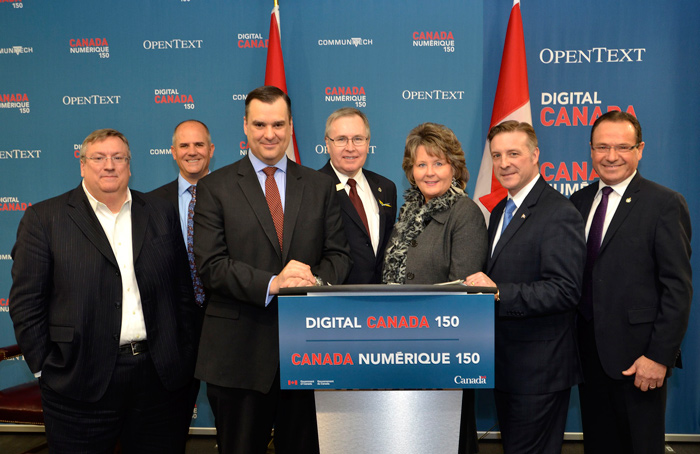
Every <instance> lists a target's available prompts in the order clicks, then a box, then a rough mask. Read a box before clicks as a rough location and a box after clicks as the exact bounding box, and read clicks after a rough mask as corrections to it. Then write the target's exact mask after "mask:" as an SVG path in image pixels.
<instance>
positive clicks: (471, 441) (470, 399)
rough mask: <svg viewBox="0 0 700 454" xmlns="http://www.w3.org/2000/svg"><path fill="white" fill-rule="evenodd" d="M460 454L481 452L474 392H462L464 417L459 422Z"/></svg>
mask: <svg viewBox="0 0 700 454" xmlns="http://www.w3.org/2000/svg"><path fill="white" fill-rule="evenodd" d="M457 452H458V454H473V453H477V452H479V436H478V435H477V433H476V413H475V411H474V390H473V389H465V390H464V391H462V416H461V418H460V421H459V450H458V451H457Z"/></svg>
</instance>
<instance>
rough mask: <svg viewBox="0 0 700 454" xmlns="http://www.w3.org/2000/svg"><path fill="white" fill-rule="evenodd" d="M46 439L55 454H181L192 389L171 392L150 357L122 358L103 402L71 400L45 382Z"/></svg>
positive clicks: (41, 383) (146, 354)
mask: <svg viewBox="0 0 700 454" xmlns="http://www.w3.org/2000/svg"><path fill="white" fill-rule="evenodd" d="M40 385H41V401H42V405H43V411H44V421H45V424H46V438H47V441H48V444H49V452H50V453H52V454H63V453H65V454H92V453H95V454H98V453H100V454H101V453H105V454H106V453H112V452H113V451H114V447H115V445H116V444H117V440H119V441H121V445H122V449H123V451H124V452H125V453H129V454H132V453H163V454H166V453H167V454H171V453H174V452H181V451H182V450H183V444H184V443H185V436H186V432H185V431H184V430H183V424H182V421H183V412H184V411H185V409H186V402H187V393H188V392H189V386H187V387H183V388H182V389H179V390H177V391H173V392H171V391H168V390H166V389H165V388H164V387H163V385H162V383H161V381H160V378H159V377H158V374H157V372H156V369H155V367H154V365H153V361H152V360H151V357H150V354H149V353H148V352H145V353H141V354H139V355H136V356H133V355H131V354H128V355H118V357H117V363H116V366H115V369H114V373H113V375H112V379H111V381H110V383H109V385H108V387H107V391H106V392H105V394H104V395H103V396H102V398H100V399H99V400H98V401H97V402H81V401H77V400H73V399H70V398H67V397H65V396H63V395H61V394H59V393H57V392H56V391H54V390H52V389H51V388H49V387H48V386H47V385H46V383H45V381H44V380H40Z"/></svg>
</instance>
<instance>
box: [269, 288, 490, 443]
mask: <svg viewBox="0 0 700 454" xmlns="http://www.w3.org/2000/svg"><path fill="white" fill-rule="evenodd" d="M495 291H496V289H495V288H491V287H467V286H463V285H459V284H452V285H444V286H442V285H401V286H396V285H340V286H325V287H302V288H294V289H283V290H282V291H281V293H280V296H279V298H278V307H279V332H280V385H281V388H282V389H289V390H294V389H314V390H315V393H314V394H315V399H316V416H317V422H318V430H319V444H320V448H321V454H335V453H342V454H347V453H353V454H355V453H372V454H377V453H395V452H401V453H420V454H424V453H432V452H439V453H457V446H458V440H459V422H460V415H461V402H462V389H465V388H493V381H494V338H493V329H494V299H493V294H494V293H495Z"/></svg>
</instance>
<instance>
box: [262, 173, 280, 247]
mask: <svg viewBox="0 0 700 454" xmlns="http://www.w3.org/2000/svg"><path fill="white" fill-rule="evenodd" d="M276 171H277V167H265V168H264V169H263V172H265V175H267V178H266V179H265V199H266V200H267V206H268V208H270V214H271V215H272V221H273V222H274V223H275V230H276V231H277V240H278V241H279V243H280V250H282V238H284V210H283V209H282V200H281V199H280V191H279V189H278V188H277V182H276V181H275V172H276Z"/></svg>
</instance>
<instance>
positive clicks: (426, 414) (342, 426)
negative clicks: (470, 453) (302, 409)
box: [314, 390, 462, 454]
mask: <svg viewBox="0 0 700 454" xmlns="http://www.w3.org/2000/svg"><path fill="white" fill-rule="evenodd" d="M314 394H315V397H316V418H317V421H318V437H319V444H320V448H321V454H336V453H338V454H347V453H353V454H364V453H367V454H382V453H392V454H393V453H397V452H400V453H402V454H410V453H416V454H425V453H432V452H439V453H455V454H456V453H457V447H458V442H459V420H460V412H461V406H462V391H439V390H437V391H316V392H315V393H314Z"/></svg>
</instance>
